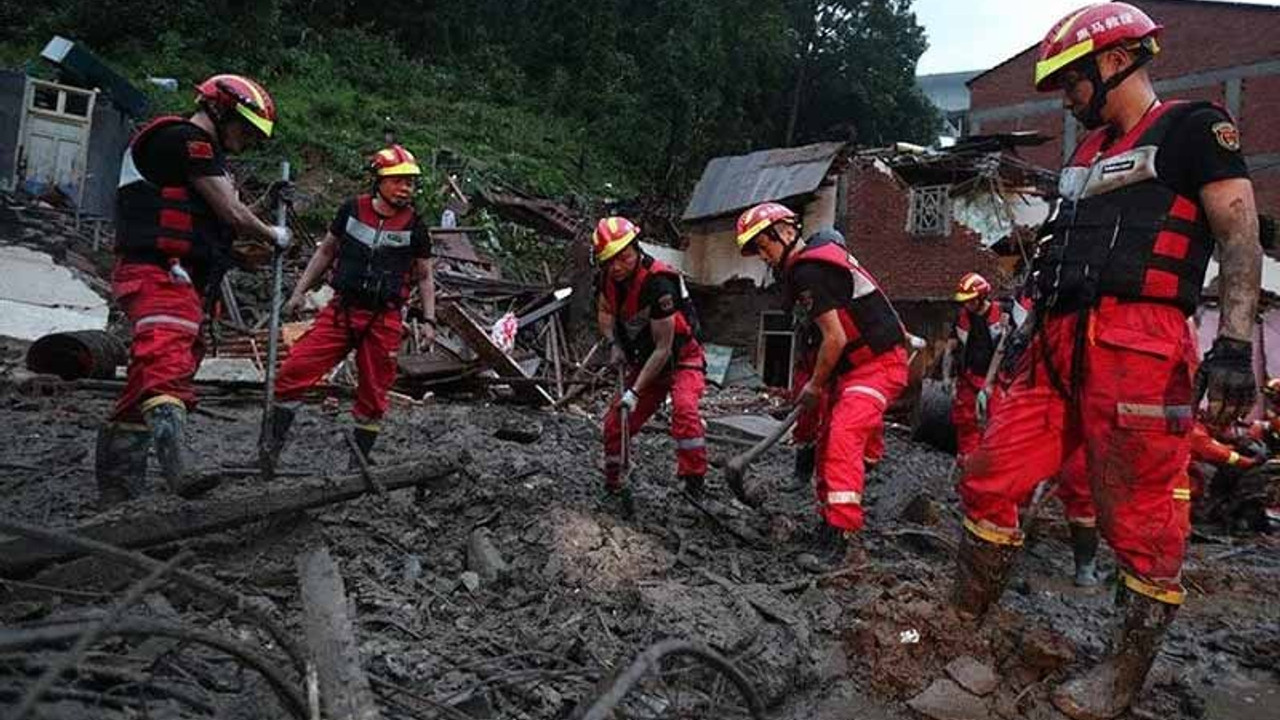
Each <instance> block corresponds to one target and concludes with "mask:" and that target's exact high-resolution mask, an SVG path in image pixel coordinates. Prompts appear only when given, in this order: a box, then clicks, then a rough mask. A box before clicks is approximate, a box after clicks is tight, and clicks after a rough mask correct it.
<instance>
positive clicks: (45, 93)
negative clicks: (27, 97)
mask: <svg viewBox="0 0 1280 720" xmlns="http://www.w3.org/2000/svg"><path fill="white" fill-rule="evenodd" d="M58 95H60V93H59V92H58V89H57V88H51V87H47V86H44V85H37V86H35V87H34V88H32V92H31V107H32V109H34V110H48V111H49V112H58Z"/></svg>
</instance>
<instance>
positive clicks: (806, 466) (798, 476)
mask: <svg viewBox="0 0 1280 720" xmlns="http://www.w3.org/2000/svg"><path fill="white" fill-rule="evenodd" d="M817 459H818V449H817V448H816V447H814V446H813V445H801V446H799V447H797V448H796V464H795V471H794V474H793V475H792V479H793V480H794V481H795V485H796V487H798V488H803V487H808V486H809V484H810V483H812V482H813V469H814V467H815V466H816V464H817Z"/></svg>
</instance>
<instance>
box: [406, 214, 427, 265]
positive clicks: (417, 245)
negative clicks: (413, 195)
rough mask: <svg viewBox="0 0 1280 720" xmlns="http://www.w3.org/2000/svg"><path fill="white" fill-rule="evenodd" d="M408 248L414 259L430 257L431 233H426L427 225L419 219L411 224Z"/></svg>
mask: <svg viewBox="0 0 1280 720" xmlns="http://www.w3.org/2000/svg"><path fill="white" fill-rule="evenodd" d="M409 248H410V249H411V250H412V251H413V256H414V257H415V258H418V259H425V258H429V257H431V249H432V248H431V233H430V232H428V231H427V225H426V223H424V222H422V219H421V218H419V219H418V220H417V222H415V223H414V224H413V231H412V235H411V236H410V240H409Z"/></svg>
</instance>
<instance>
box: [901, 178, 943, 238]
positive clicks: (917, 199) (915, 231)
mask: <svg viewBox="0 0 1280 720" xmlns="http://www.w3.org/2000/svg"><path fill="white" fill-rule="evenodd" d="M950 191H951V186H950V185H927V186H924V187H913V188H911V207H910V208H909V209H908V211H907V232H909V233H911V234H912V235H948V234H950V233H951V192H950Z"/></svg>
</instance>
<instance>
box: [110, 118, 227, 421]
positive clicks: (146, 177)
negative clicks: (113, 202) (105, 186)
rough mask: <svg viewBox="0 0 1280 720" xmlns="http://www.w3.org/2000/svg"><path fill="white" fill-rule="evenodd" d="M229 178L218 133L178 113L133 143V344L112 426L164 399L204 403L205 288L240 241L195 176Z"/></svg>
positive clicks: (127, 306) (124, 285)
mask: <svg viewBox="0 0 1280 720" xmlns="http://www.w3.org/2000/svg"><path fill="white" fill-rule="evenodd" d="M225 174H226V165H225V158H224V157H223V154H222V151H221V149H220V148H219V146H218V144H217V142H216V140H215V139H214V138H213V136H211V135H209V134H208V133H206V132H205V131H204V130H202V129H201V128H199V127H198V126H196V125H194V124H193V123H191V122H189V121H187V120H184V119H182V118H179V117H162V118H157V119H155V120H153V121H151V122H150V123H148V124H147V125H146V126H144V127H143V128H142V129H141V130H139V131H138V134H137V135H136V136H135V137H134V138H133V140H132V141H131V142H130V144H129V150H128V152H127V153H126V156H125V160H124V163H123V164H122V166H121V169H120V186H119V191H118V195H117V218H116V225H117V233H116V248H115V250H116V254H117V256H118V261H117V263H116V267H115V270H114V272H113V273H112V278H111V282H112V293H113V295H114V296H115V300H116V302H117V303H118V304H119V306H120V308H121V309H122V310H124V313H125V315H126V316H128V318H129V321H130V323H131V324H132V326H133V341H132V344H131V345H130V348H129V370H128V380H127V382H126V383H125V389H124V392H123V393H122V394H121V396H120V399H119V401H118V402H117V403H116V406H115V410H114V411H113V412H112V416H111V420H112V421H113V422H116V423H127V424H136V423H141V422H142V420H143V413H144V412H146V411H148V410H150V409H151V408H153V407H155V406H157V405H162V404H175V405H181V406H184V407H187V408H190V407H191V405H192V404H193V403H194V402H195V389H194V386H193V384H192V380H193V378H194V377H195V374H196V369H197V368H198V367H199V365H200V359H201V357H202V356H203V346H202V345H201V342H200V325H201V323H202V322H203V321H204V302H203V297H202V294H203V290H204V288H205V287H207V286H208V285H209V284H210V283H211V282H212V283H216V282H219V279H218V278H219V277H220V271H221V270H222V269H224V268H225V267H226V262H227V260H226V258H227V256H228V255H229V253H230V250H231V238H230V235H229V234H228V233H227V231H226V228H225V227H224V226H223V225H222V224H221V223H220V222H219V221H218V220H217V218H216V217H215V216H214V215H213V212H212V210H211V208H210V207H209V206H208V203H206V202H205V201H204V199H203V198H202V197H201V196H200V194H199V193H198V192H196V190H195V189H194V187H193V186H192V185H191V179H192V178H196V177H216V176H221V175H225ZM215 276H216V277H215Z"/></svg>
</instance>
